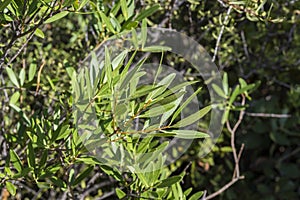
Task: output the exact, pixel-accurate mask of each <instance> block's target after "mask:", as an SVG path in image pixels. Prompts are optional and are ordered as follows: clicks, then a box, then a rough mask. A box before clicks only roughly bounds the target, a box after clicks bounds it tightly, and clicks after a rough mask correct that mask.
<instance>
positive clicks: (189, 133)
mask: <svg viewBox="0 0 300 200" xmlns="http://www.w3.org/2000/svg"><path fill="white" fill-rule="evenodd" d="M164 133H166V134H168V133H169V134H174V137H176V138H183V139H198V138H207V137H209V135H208V134H207V133H204V132H199V131H194V130H172V131H166V132H164Z"/></svg>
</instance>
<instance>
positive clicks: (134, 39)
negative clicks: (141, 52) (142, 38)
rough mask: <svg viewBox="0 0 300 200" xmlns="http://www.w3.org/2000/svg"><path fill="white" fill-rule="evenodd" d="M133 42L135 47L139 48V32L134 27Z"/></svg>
mask: <svg viewBox="0 0 300 200" xmlns="http://www.w3.org/2000/svg"><path fill="white" fill-rule="evenodd" d="M132 43H133V46H134V48H136V49H138V48H139V44H138V38H137V34H136V31H135V30H134V29H132Z"/></svg>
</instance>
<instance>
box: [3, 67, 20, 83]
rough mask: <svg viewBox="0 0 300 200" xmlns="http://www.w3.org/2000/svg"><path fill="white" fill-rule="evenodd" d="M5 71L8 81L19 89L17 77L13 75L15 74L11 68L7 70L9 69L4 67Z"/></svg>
mask: <svg viewBox="0 0 300 200" xmlns="http://www.w3.org/2000/svg"><path fill="white" fill-rule="evenodd" d="M5 69H6V72H7V75H8V77H9V80H10V81H11V82H12V83H13V84H14V85H15V86H17V87H20V85H19V82H18V79H17V77H16V75H15V72H14V71H13V70H12V69H11V68H9V67H6V68H5Z"/></svg>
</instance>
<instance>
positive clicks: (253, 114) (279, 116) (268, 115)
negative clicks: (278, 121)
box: [246, 112, 291, 118]
mask: <svg viewBox="0 0 300 200" xmlns="http://www.w3.org/2000/svg"><path fill="white" fill-rule="evenodd" d="M246 115H247V116H250V117H266V118H267V117H270V118H289V117H291V115H289V114H274V113H250V112H246Z"/></svg>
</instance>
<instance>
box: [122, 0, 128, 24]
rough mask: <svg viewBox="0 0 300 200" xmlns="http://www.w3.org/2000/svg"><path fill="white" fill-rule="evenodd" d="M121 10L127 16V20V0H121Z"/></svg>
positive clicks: (126, 17)
mask: <svg viewBox="0 0 300 200" xmlns="http://www.w3.org/2000/svg"><path fill="white" fill-rule="evenodd" d="M121 10H122V13H123V15H124V17H125V20H127V19H128V8H127V3H126V0H121Z"/></svg>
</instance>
